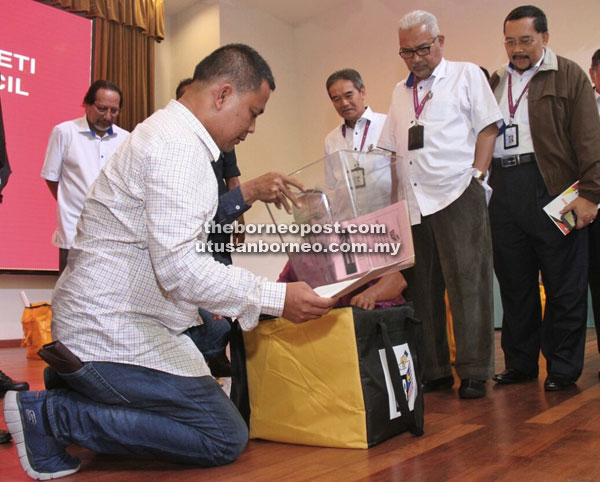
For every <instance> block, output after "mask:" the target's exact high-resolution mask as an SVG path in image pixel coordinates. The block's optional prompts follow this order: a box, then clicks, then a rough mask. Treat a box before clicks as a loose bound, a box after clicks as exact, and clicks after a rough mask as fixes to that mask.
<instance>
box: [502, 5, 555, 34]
mask: <svg viewBox="0 0 600 482" xmlns="http://www.w3.org/2000/svg"><path fill="white" fill-rule="evenodd" d="M522 18H533V28H535V31H536V32H537V33H546V32H547V31H548V19H547V18H546V14H545V13H544V12H543V11H542V10H541V9H539V8H538V7H536V6H534V5H523V6H521V7H517V8H515V9H513V10H512V11H511V12H510V13H509V14H508V15H507V17H506V18H505V19H504V28H506V22H509V21H511V20H520V19H522Z"/></svg>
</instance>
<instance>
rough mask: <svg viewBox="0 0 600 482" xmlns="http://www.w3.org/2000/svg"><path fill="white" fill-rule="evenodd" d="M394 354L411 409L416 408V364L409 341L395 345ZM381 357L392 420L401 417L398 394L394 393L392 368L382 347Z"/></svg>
mask: <svg viewBox="0 0 600 482" xmlns="http://www.w3.org/2000/svg"><path fill="white" fill-rule="evenodd" d="M394 354H395V355H396V361H397V362H398V368H399V370H400V378H402V388H403V389H404V393H405V394H406V399H407V400H408V408H409V410H411V411H412V410H414V408H415V400H416V398H417V393H418V392H417V390H418V387H417V384H416V378H415V366H414V364H413V359H412V355H411V354H410V349H409V348H408V344H407V343H403V344H402V345H396V346H395V347H394ZM379 358H380V359H381V366H382V368H383V374H384V376H385V386H386V388H387V391H388V400H389V402H390V420H392V419H394V418H398V417H400V416H401V415H402V414H401V413H400V407H399V406H398V404H397V403H396V395H395V394H394V387H393V386H392V378H391V377H390V370H389V368H388V364H387V358H386V357H385V350H384V349H383V348H382V349H381V350H379Z"/></svg>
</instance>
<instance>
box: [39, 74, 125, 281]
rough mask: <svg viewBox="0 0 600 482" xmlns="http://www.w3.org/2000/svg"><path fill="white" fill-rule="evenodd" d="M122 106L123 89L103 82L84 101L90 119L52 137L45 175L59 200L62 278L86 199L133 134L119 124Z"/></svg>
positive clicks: (56, 129)
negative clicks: (115, 154)
mask: <svg viewBox="0 0 600 482" xmlns="http://www.w3.org/2000/svg"><path fill="white" fill-rule="evenodd" d="M122 105H123V94H122V93H121V90H120V89H119V87H117V86H116V85H115V84H113V83H112V82H108V81H106V80H97V81H96V82H94V83H93V84H92V85H90V88H89V89H88V91H87V93H86V94H85V97H84V99H83V108H84V110H85V116H84V117H80V118H79V119H74V120H70V121H66V122H63V123H62V124H59V125H57V126H56V127H54V129H52V133H51V134H50V140H49V141H48V148H47V150H46V159H45V160H44V166H43V167H42V173H41V176H42V177H43V178H44V179H46V184H47V185H48V188H49V189H50V192H51V193H52V195H53V196H54V199H56V201H57V204H56V231H55V232H54V235H53V236H52V243H53V244H54V245H55V246H57V247H58V248H59V267H58V269H59V272H60V273H62V272H63V271H64V269H65V266H66V265H67V256H68V254H69V248H70V247H71V244H72V243H73V238H74V237H75V232H76V228H77V220H78V219H79V215H80V214H81V210H82V209H83V202H84V201H85V196H86V195H87V193H88V191H89V189H90V187H91V185H92V183H93V182H94V181H95V180H96V178H97V177H98V174H99V173H100V170H101V169H102V167H104V165H105V164H106V162H107V161H108V159H109V158H110V156H112V154H113V153H114V152H115V151H116V150H117V149H118V148H119V147H120V146H121V144H122V143H123V141H124V140H125V139H126V138H127V135H128V134H129V132H127V131H126V130H124V129H121V128H120V127H119V126H117V125H115V124H114V121H115V120H116V118H117V116H118V115H119V112H120V111H121V107H122Z"/></svg>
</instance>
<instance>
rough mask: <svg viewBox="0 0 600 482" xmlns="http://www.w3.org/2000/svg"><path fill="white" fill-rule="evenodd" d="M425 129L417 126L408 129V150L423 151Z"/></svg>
mask: <svg viewBox="0 0 600 482" xmlns="http://www.w3.org/2000/svg"><path fill="white" fill-rule="evenodd" d="M424 135H425V128H424V127H423V126H422V125H420V124H416V125H414V126H412V127H411V128H410V129H408V150H409V151H414V150H416V149H422V148H423V145H424Z"/></svg>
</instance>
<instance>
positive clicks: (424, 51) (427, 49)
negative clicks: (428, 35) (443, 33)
mask: <svg viewBox="0 0 600 482" xmlns="http://www.w3.org/2000/svg"><path fill="white" fill-rule="evenodd" d="M438 38H440V36H439V35H437V36H436V37H435V38H434V39H433V40H432V41H431V43H430V44H428V45H423V46H421V47H419V48H416V49H400V50H399V51H398V54H400V57H402V58H403V59H412V58H413V56H414V55H415V54H417V55H418V56H419V57H426V56H427V55H429V54H430V53H431V47H433V44H434V43H435V41H436V40H437V39H438Z"/></svg>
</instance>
